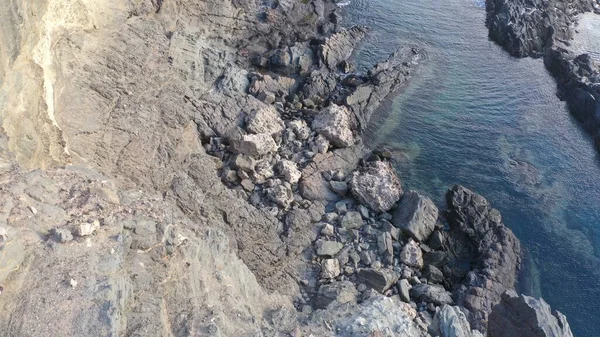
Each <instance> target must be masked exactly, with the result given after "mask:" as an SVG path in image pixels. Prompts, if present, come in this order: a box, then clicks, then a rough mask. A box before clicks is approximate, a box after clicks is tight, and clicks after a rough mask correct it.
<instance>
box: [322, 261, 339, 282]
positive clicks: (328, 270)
mask: <svg viewBox="0 0 600 337" xmlns="http://www.w3.org/2000/svg"><path fill="white" fill-rule="evenodd" d="M340 273H341V270H340V262H339V261H338V259H325V260H323V261H321V277H322V278H325V279H331V278H336V277H338V276H339V275H340Z"/></svg>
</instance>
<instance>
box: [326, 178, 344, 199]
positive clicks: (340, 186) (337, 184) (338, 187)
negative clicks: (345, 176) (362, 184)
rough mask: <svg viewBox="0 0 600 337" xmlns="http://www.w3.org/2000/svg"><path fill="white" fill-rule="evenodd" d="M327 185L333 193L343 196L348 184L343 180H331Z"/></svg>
mask: <svg viewBox="0 0 600 337" xmlns="http://www.w3.org/2000/svg"><path fill="white" fill-rule="evenodd" d="M329 185H330V186H331V189H332V190H333V191H334V192H335V193H337V194H339V195H341V196H345V195H346V193H348V184H347V183H346V182H345V181H335V180H332V181H330V182H329Z"/></svg>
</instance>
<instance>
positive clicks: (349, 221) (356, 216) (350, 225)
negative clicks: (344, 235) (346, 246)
mask: <svg viewBox="0 0 600 337" xmlns="http://www.w3.org/2000/svg"><path fill="white" fill-rule="evenodd" d="M340 225H341V226H342V227H343V228H345V229H357V228H360V227H362V225H363V219H362V216H361V215H360V213H358V212H348V213H346V215H344V217H342V221H341V222H340Z"/></svg>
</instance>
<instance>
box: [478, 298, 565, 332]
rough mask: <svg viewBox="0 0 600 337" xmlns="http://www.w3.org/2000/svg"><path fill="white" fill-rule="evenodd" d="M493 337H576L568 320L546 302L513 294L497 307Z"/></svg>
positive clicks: (492, 317) (491, 321)
mask: <svg viewBox="0 0 600 337" xmlns="http://www.w3.org/2000/svg"><path fill="white" fill-rule="evenodd" d="M488 336H489V337H509V336H510V337H525V336H527V337H551V336H552V337H573V333H572V332H571V328H570V327H569V323H567V318H566V317H565V316H564V315H563V314H561V313H560V312H558V311H554V310H552V309H551V308H550V306H549V305H548V303H546V302H545V301H544V300H543V299H535V298H533V297H529V296H525V295H520V296H518V295H517V294H516V293H515V292H513V291H509V292H506V293H505V294H503V295H502V301H501V302H500V303H499V304H497V305H496V306H494V309H493V310H492V313H491V315H490V318H489V327H488Z"/></svg>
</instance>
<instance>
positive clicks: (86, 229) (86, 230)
mask: <svg viewBox="0 0 600 337" xmlns="http://www.w3.org/2000/svg"><path fill="white" fill-rule="evenodd" d="M98 228H100V221H98V220H94V221H93V222H86V223H83V224H80V225H79V227H78V228H77V235H78V236H88V235H92V234H94V232H95V231H96V230H97V229H98Z"/></svg>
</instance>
